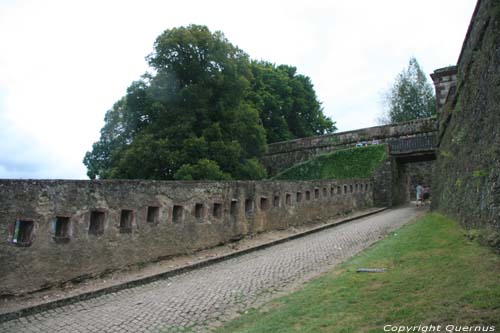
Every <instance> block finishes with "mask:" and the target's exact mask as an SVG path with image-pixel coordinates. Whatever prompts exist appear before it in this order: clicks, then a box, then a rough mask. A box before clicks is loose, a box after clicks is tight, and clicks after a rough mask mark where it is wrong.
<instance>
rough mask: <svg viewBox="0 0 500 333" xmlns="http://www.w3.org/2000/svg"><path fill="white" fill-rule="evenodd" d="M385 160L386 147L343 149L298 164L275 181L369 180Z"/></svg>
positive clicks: (276, 177) (279, 175)
mask: <svg viewBox="0 0 500 333" xmlns="http://www.w3.org/2000/svg"><path fill="white" fill-rule="evenodd" d="M385 158H386V151H385V146H384V145H375V146H367V147H359V148H349V149H343V150H338V151H335V152H333V153H329V154H324V155H319V156H318V157H316V158H314V159H311V160H309V161H306V162H303V163H300V164H296V165H294V166H293V167H291V168H289V169H286V170H284V171H283V172H281V173H279V174H278V175H276V176H275V177H274V178H273V179H275V180H309V179H348V178H368V177H371V175H372V174H373V172H374V171H375V169H376V168H377V167H378V166H379V165H380V163H381V162H382V161H383V160H384V159H385Z"/></svg>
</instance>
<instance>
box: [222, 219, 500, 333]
mask: <svg viewBox="0 0 500 333" xmlns="http://www.w3.org/2000/svg"><path fill="white" fill-rule="evenodd" d="M359 267H387V268H388V271H387V272H386V273H356V272H355V270H356V268H359ZM499 282H500V257H499V256H498V255H496V254H494V253H493V252H491V251H490V250H489V249H487V248H483V247H481V246H480V245H478V244H476V243H473V242H470V241H468V240H467V239H466V238H465V237H464V231H463V229H461V228H460V227H459V226H458V225H457V224H456V223H455V222H454V221H452V220H449V219H447V218H445V217H443V216H441V215H438V214H428V215H426V216H424V217H423V218H421V219H419V220H418V221H417V222H416V223H411V224H409V225H407V226H405V227H403V228H401V229H400V230H398V231H397V232H396V233H393V234H392V235H391V236H389V237H388V238H386V239H384V240H382V241H380V242H378V243H377V244H375V245H374V246H372V247H371V248H370V249H368V250H367V251H364V252H363V253H361V254H360V255H358V256H356V257H354V258H352V259H351V260H349V261H347V262H346V263H344V264H342V265H341V266H340V267H339V268H337V269H336V270H334V271H332V272H330V273H327V274H325V275H323V276H321V277H319V278H317V279H315V280H313V281H311V282H309V283H307V284H306V286H305V287H304V289H302V290H300V291H298V292H295V293H293V294H291V295H289V296H286V297H283V298H280V299H277V300H276V301H273V302H271V303H270V304H268V305H267V306H265V307H264V308H261V309H257V310H251V311H249V313H248V314H246V315H243V316H242V317H240V318H238V319H237V320H235V321H233V322H230V323H228V324H227V325H226V326H225V327H224V328H223V329H222V330H221V331H222V332H274V333H276V332H291V331H296V332H382V331H383V326H384V325H386V324H392V325H419V324H434V325H438V324H441V325H447V324H461V325H480V324H483V325H494V326H496V329H497V330H498V328H499V327H500V283H499ZM443 331H445V330H444V329H443Z"/></svg>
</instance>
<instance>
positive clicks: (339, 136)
mask: <svg viewBox="0 0 500 333" xmlns="http://www.w3.org/2000/svg"><path fill="white" fill-rule="evenodd" d="M358 143H366V144H372V143H378V144H387V145H388V147H389V153H390V155H391V156H392V155H394V156H398V157H401V158H403V157H404V158H405V159H407V160H411V158H410V157H414V159H415V161H417V160H433V159H434V158H435V148H436V143H437V121H436V119H435V118H425V119H419V120H413V121H408V122H403V123H397V124H390V125H383V126H375V127H369V128H362V129H359V130H354V131H347V132H339V133H334V134H328V135H321V136H314V137H309V138H302V139H296V140H291V141H284V142H277V143H273V144H270V145H269V149H268V152H267V153H266V155H264V156H263V157H262V159H261V161H262V163H263V164H264V166H265V167H266V169H267V172H268V174H269V175H270V176H273V175H276V174H277V173H279V172H280V171H282V170H284V169H287V168H289V167H291V166H293V165H295V164H297V163H300V162H304V161H307V160H309V159H311V158H313V157H314V156H316V155H319V154H324V153H328V152H332V151H335V150H339V149H344V148H349V147H355V146H356V145H357V144H358ZM409 158H410V159H409Z"/></svg>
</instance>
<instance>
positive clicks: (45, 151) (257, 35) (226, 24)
mask: <svg viewBox="0 0 500 333" xmlns="http://www.w3.org/2000/svg"><path fill="white" fill-rule="evenodd" d="M475 2H476V1H475V0H419V1H414V0H411V1H410V0H378V1H373V0H357V1H348V0H330V1H314V0H308V1H304V0H301V1H282V2H280V1H274V0H266V1H255V0H254V1H245V2H243V1H234V0H233V1H217V0H212V1H202V0H199V1H197V0H192V1H190V0H182V1H165V0H163V1H147V0H141V1H123V0H122V1H94V0H85V1H83V0H82V1H71V0H65V1H64V0H44V1H24V0H20V1H14V0H0V178H71V179H75V178H76V179H78V178H81V179H84V178H86V170H85V167H84V165H83V164H82V159H83V156H84V154H85V152H86V151H87V150H90V149H91V146H92V143H93V142H95V141H97V140H98V139H99V130H100V129H101V127H102V126H103V124H104V114H105V112H106V111H107V110H108V109H110V108H111V106H112V105H113V103H114V102H115V101H117V100H118V99H119V98H120V97H121V96H123V95H124V94H125V91H126V88H127V86H128V85H129V84H130V83H131V82H132V81H133V80H136V79H138V78H139V76H140V75H141V74H143V73H144V72H145V71H147V70H148V67H147V64H146V62H145V60H144V58H145V56H146V55H148V54H149V53H150V52H151V51H152V46H153V42H154V40H155V38H156V37H157V36H158V35H159V34H160V33H162V32H163V31H164V30H166V29H169V28H172V27H177V26H182V25H188V24H192V23H194V24H203V25H207V26H208V27H209V28H210V29H211V30H212V31H215V30H221V31H222V32H224V34H225V35H226V37H227V38H228V39H229V41H230V42H232V43H233V44H235V45H237V46H239V47H240V48H241V49H243V50H244V51H245V52H246V53H248V54H249V55H250V57H251V58H253V59H263V60H267V61H271V62H274V63H276V64H288V65H293V66H296V67H297V68H298V71H299V73H301V74H305V75H307V76H309V77H310V78H311V79H312V82H313V84H314V86H315V89H316V92H317V94H318V97H319V99H320V101H321V102H322V103H323V108H324V112H325V114H326V115H327V116H329V117H331V118H332V119H333V120H334V121H336V122H337V127H338V128H339V130H340V131H345V130H351V129H357V128H362V127H367V126H374V125H376V118H377V116H378V115H379V114H380V112H381V111H382V108H383V106H382V104H381V95H382V94H383V92H384V91H386V90H387V89H388V87H389V86H390V85H391V83H392V82H393V80H394V78H395V76H396V75H397V74H398V73H399V72H400V71H401V70H402V69H403V68H404V67H405V66H406V65H407V63H408V60H409V58H410V57H411V56H415V57H416V58H417V60H418V61H419V63H420V65H421V66H422V67H423V69H424V71H425V72H426V73H431V72H432V71H434V70H435V69H437V68H440V67H444V66H447V65H451V64H455V63H456V61H457V58H458V55H459V52H460V49H461V46H462V42H463V40H464V37H465V33H466V31H467V27H468V24H469V20H470V17H471V15H472V12H473V9H474V6H475Z"/></svg>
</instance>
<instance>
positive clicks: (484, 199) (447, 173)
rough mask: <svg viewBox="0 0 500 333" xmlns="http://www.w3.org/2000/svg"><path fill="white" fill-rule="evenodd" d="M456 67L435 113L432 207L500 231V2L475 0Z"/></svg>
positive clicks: (468, 224) (465, 221)
mask: <svg viewBox="0 0 500 333" xmlns="http://www.w3.org/2000/svg"><path fill="white" fill-rule="evenodd" d="M457 69H458V74H457V77H458V80H457V81H458V82H457V87H456V92H455V95H454V96H449V97H448V100H447V103H446V104H445V106H444V107H443V109H442V110H441V111H440V115H439V121H440V128H439V131H440V143H439V154H438V159H437V165H436V172H435V178H434V189H435V192H436V195H435V196H434V200H433V206H434V207H435V208H438V209H439V210H441V211H442V212H444V213H446V214H448V215H450V216H452V217H454V218H456V219H458V220H459V221H461V222H462V223H463V224H464V225H465V226H466V227H471V228H474V227H487V229H489V230H496V232H498V231H499V230H500V112H499V110H500V2H499V1H497V0H496V1H495V0H480V1H478V3H477V5H476V10H475V12H474V15H473V18H472V20H471V23H470V26H469V30H468V32H467V36H466V38H465V41H464V44H463V48H462V52H461V54H460V57H459V60H458V64H457ZM497 246H498V244H497ZM499 247H500V246H499Z"/></svg>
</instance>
